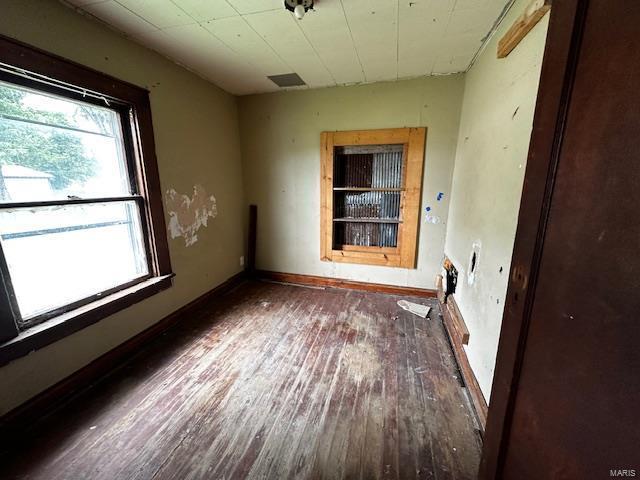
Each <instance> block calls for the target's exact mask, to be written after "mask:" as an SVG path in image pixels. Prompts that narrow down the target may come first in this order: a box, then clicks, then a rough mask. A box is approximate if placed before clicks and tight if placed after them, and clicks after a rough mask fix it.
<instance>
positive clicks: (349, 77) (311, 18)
mask: <svg viewBox="0 0 640 480" xmlns="http://www.w3.org/2000/svg"><path fill="white" fill-rule="evenodd" d="M298 25H299V26H300V28H301V29H302V31H303V32H304V34H305V36H306V37H307V39H308V40H309V42H310V43H311V45H312V47H313V48H314V50H315V51H316V52H317V53H318V56H319V57H320V59H321V60H322V62H323V63H324V65H325V66H326V67H327V69H329V71H330V72H331V74H332V76H333V78H334V79H335V81H336V83H338V84H345V83H358V82H363V81H364V72H363V71H362V66H361V65H360V59H359V58H358V54H357V52H356V49H355V46H354V44H353V40H352V39H351V34H350V32H349V26H348V25H347V21H346V18H345V15H344V12H343V10H342V5H341V4H340V2H339V1H337V0H334V1H333V2H323V3H322V11H313V12H309V13H307V15H305V17H304V20H303V21H301V22H299V23H298Z"/></svg>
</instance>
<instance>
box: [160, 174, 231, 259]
mask: <svg viewBox="0 0 640 480" xmlns="http://www.w3.org/2000/svg"><path fill="white" fill-rule="evenodd" d="M165 204H166V207H167V211H168V212H169V225H168V229H169V234H170V235H171V238H178V237H183V238H184V243H185V245H186V246H187V247H190V246H191V245H193V244H195V243H196V242H197V241H198V230H200V228H202V227H206V226H207V224H208V221H209V217H211V218H215V217H216V215H218V208H217V205H216V198H215V197H214V196H213V195H207V191H206V190H205V188H204V187H203V186H202V185H196V186H194V187H193V196H192V197H191V198H189V196H188V195H184V194H179V193H178V192H176V191H175V190H174V189H173V188H171V189H169V190H167V193H166V195H165Z"/></svg>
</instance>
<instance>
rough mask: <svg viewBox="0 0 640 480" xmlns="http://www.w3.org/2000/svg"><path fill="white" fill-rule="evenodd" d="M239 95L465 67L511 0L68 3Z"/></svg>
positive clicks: (119, 0)
mask: <svg viewBox="0 0 640 480" xmlns="http://www.w3.org/2000/svg"><path fill="white" fill-rule="evenodd" d="M66 2H68V3H70V4H72V5H74V6H76V7H78V8H80V9H82V10H84V11H85V12H87V13H89V14H91V15H94V16H96V17H98V18H99V19H101V20H102V21H104V22H106V23H108V24H109V25H111V26H113V27H114V28H116V29H118V30H120V31H122V32H123V33H125V34H126V35H127V36H129V37H131V38H133V39H134V40H135V41H137V42H139V43H141V44H143V45H145V46H147V47H149V48H151V49H153V50H156V51H157V52H160V53H161V54H163V55H165V56H167V57H168V58H170V59H172V60H174V61H176V62H178V63H180V64H182V65H184V66H186V67H187V68H189V69H191V70H193V71H195V72H196V73H198V74H200V75H201V76H203V77H204V78H206V79H208V80H210V81H212V82H213V83H215V84H216V85H219V86H220V87H222V88H224V89H225V90H227V91H228V92H231V93H234V94H236V95H245V94H249V93H259V92H271V91H275V90H279V88H278V87H277V86H276V85H275V84H273V83H272V82H271V81H270V80H269V79H267V78H266V77H267V75H278V74H282V73H290V72H296V73H297V74H298V75H300V77H302V79H303V80H304V81H305V82H306V83H307V84H308V85H309V87H311V88H317V87H326V86H332V85H344V84H353V83H363V82H377V81H385V80H397V79H401V78H411V77H417V76H422V75H438V74H447V73H456V72H462V71H465V70H466V69H467V68H468V67H469V65H470V63H471V62H472V60H473V58H474V56H475V54H476V52H477V51H478V50H479V49H480V47H481V46H482V42H483V39H484V38H486V36H487V34H488V33H489V32H490V31H491V30H492V28H493V26H494V24H495V22H496V20H497V19H498V18H499V17H500V15H501V13H502V11H503V9H504V8H505V6H506V5H507V4H509V3H511V1H510V0H316V2H315V11H309V12H308V13H307V15H306V16H305V17H304V19H303V20H301V21H300V20H297V19H296V18H295V17H294V16H293V15H292V14H291V13H290V12H288V11H286V10H285V9H284V6H283V3H284V2H283V0H66Z"/></svg>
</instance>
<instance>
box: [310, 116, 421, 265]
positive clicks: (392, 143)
mask: <svg viewBox="0 0 640 480" xmlns="http://www.w3.org/2000/svg"><path fill="white" fill-rule="evenodd" d="M425 136H426V129H424V128H398V129H387V130H362V131H350V132H323V133H322V135H321V149H322V152H321V162H322V165H321V175H322V185H321V195H322V198H321V229H320V230H321V241H320V245H321V250H322V252H321V258H322V260H325V261H333V262H346V263H363V264H370V265H384V266H388V267H403V268H415V261H416V245H417V235H418V219H419V214H420V190H421V186H422V166H423V162H424V147H425Z"/></svg>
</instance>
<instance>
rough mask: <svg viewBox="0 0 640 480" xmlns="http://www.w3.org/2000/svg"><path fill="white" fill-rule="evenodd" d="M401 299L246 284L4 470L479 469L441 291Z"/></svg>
mask: <svg viewBox="0 0 640 480" xmlns="http://www.w3.org/2000/svg"><path fill="white" fill-rule="evenodd" d="M400 298H403V297H399V296H392V295H383V294H375V293H365V292H357V291H352V290H342V289H317V288H305V287H297V286H292V285H281V284H274V283H263V282H248V283H245V284H243V285H242V286H240V287H238V288H236V289H235V290H234V291H232V292H229V293H228V294H226V295H225V296H224V297H222V298H221V299H216V300H214V301H211V302H210V303H209V304H208V305H206V306H204V307H203V308H201V309H199V310H198V311H197V312H195V313H194V314H193V315H191V316H190V318H189V319H185V320H184V321H183V322H181V324H180V325H178V326H176V327H174V328H173V329H171V330H170V331H168V332H167V333H166V334H164V335H163V336H162V337H161V338H159V339H157V340H155V341H153V342H152V343H151V344H150V345H149V346H148V347H147V348H145V349H144V350H143V351H142V352H140V353H139V354H138V355H137V356H136V357H134V358H133V359H132V360H130V361H129V362H128V363H127V364H125V365H124V366H122V367H120V368H118V369H116V370H115V371H114V372H113V373H112V374H111V375H110V376H109V377H107V378H106V379H104V380H102V381H101V382H99V383H98V384H97V385H95V386H93V387H92V388H90V389H88V390H87V391H85V392H83V393H81V394H79V395H78V396H76V398H74V399H73V400H72V401H71V402H69V403H68V404H67V405H65V406H64V407H62V408H61V409H59V410H58V411H56V412H55V413H54V414H53V415H50V416H49V417H48V418H46V419H44V420H42V421H40V422H39V423H38V424H37V425H36V426H35V427H34V428H33V429H32V431H30V432H29V433H28V434H26V435H25V437H24V438H21V439H19V440H18V442H17V443H18V444H19V447H17V448H16V449H15V450H14V451H10V452H6V453H5V454H4V455H3V456H2V458H0V462H1V463H0V478H3V479H5V478H24V479H46V480H61V479H92V480H93V479H95V480H100V479H105V480H118V479H154V480H160V479H174V478H178V479H227V480H228V479H235V478H255V479H284V478H295V479H298V478H300V479H307V478H308V479H320V478H326V479H342V478H345V479H363V480H368V479H398V480H399V479H405V478H420V479H423V478H424V479H472V478H475V474H476V471H477V467H478V462H479V457H480V445H479V440H478V436H477V432H476V429H475V423H474V420H473V415H472V414H471V412H470V411H469V406H468V402H467V401H466V399H465V396H464V391H463V389H462V388H461V386H460V381H459V379H458V370H457V366H456V364H455V360H454V358H453V355H452V352H451V350H450V346H449V343H448V341H447V338H446V333H445V331H444V328H443V325H442V322H441V321H440V318H439V315H438V306H437V302H436V301H435V300H425V299H413V300H414V301H417V302H420V303H425V302H426V303H429V304H430V305H431V306H432V307H433V309H432V312H431V314H430V315H429V318H427V319H422V318H419V317H417V316H415V315H412V314H411V313H409V312H406V311H404V310H402V309H400V308H399V307H398V306H397V305H396V301H397V300H398V299H400Z"/></svg>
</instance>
